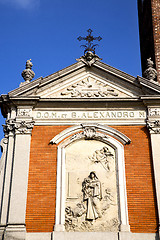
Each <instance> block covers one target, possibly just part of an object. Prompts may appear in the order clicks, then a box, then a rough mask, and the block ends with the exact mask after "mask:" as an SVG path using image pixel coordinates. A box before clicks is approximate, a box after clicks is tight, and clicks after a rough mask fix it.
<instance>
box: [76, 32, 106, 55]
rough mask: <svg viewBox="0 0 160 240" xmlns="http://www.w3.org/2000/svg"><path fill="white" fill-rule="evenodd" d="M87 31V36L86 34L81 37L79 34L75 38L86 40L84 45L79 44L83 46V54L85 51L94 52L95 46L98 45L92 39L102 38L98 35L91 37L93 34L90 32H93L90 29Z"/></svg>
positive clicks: (99, 39)
mask: <svg viewBox="0 0 160 240" xmlns="http://www.w3.org/2000/svg"><path fill="white" fill-rule="evenodd" d="M87 32H88V36H86V37H81V36H79V37H78V38H77V39H78V40H79V41H82V40H85V41H87V44H86V45H81V46H82V47H85V50H84V54H85V53H86V52H92V53H94V54H95V47H96V46H98V44H93V41H94V40H98V41H101V39H102V38H101V37H100V36H99V37H93V36H92V35H91V34H92V32H93V31H92V30H91V29H88V30H87Z"/></svg>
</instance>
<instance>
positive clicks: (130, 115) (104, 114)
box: [33, 110, 146, 120]
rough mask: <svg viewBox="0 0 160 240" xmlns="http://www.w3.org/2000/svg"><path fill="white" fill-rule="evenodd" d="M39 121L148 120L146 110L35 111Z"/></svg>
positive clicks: (35, 116) (35, 117)
mask: <svg viewBox="0 0 160 240" xmlns="http://www.w3.org/2000/svg"><path fill="white" fill-rule="evenodd" d="M33 115H34V116H33V117H34V119H37V120H71V119H72V120H85V119H86V120H105V119H107V120H108V119H110V120H112V119H126V120H130V119H141V120H144V119H146V111H144V110H122V111H117V110H105V111H35V112H34V113H33Z"/></svg>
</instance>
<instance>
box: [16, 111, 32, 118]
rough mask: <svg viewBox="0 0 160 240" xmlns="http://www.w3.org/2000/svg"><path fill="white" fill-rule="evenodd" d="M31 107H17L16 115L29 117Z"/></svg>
mask: <svg viewBox="0 0 160 240" xmlns="http://www.w3.org/2000/svg"><path fill="white" fill-rule="evenodd" d="M31 114H32V109H18V113H17V116H21V117H31Z"/></svg>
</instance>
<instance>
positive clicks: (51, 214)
mask: <svg viewBox="0 0 160 240" xmlns="http://www.w3.org/2000/svg"><path fill="white" fill-rule="evenodd" d="M67 127H69V126H35V127H34V129H33V132H32V139H31V153H30V170H29V182H28V197H27V211H26V228H27V231H28V232H51V231H52V230H53V226H54V222H55V199H56V168H57V165H56V156H57V152H56V146H55V145H49V141H50V140H51V139H52V138H53V137H54V136H55V135H57V134H58V133H59V132H61V131H63V130H64V129H66V128H67ZM113 128H115V129H117V130H119V131H121V132H122V133H124V134H125V135H126V136H128V137H129V138H130V139H131V141H132V143H131V144H130V145H126V146H125V165H126V182H127V200H128V211H129V223H130V226H131V231H132V232H156V227H157V224H158V223H157V222H158V220H157V209H156V203H155V202H156V200H155V191H154V183H153V169H152V161H151V150H150V141H149V136H148V132H147V130H146V128H145V127H143V126H116V127H115V126H114V127H113Z"/></svg>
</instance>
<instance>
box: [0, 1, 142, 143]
mask: <svg viewBox="0 0 160 240" xmlns="http://www.w3.org/2000/svg"><path fill="white" fill-rule="evenodd" d="M89 28H91V29H92V30H93V35H94V36H99V35H100V36H101V37H102V38H103V39H102V40H101V42H99V47H97V48H96V54H97V55H99V57H101V58H102V59H103V60H102V61H103V62H105V63H107V64H109V65H111V66H113V67H115V68H118V69H120V70H122V71H124V72H127V73H128V74H131V75H133V76H137V75H141V63H140V49H139V30H138V12H137V0H121V1H120V0H92V1H91V0H79V1H76V0H0V35H1V37H0V63H1V72H0V76H1V88H0V94H7V93H8V92H9V91H11V90H13V89H15V88H17V87H18V86H19V84H20V82H22V81H23V79H22V77H21V72H22V71H23V70H24V69H25V63H26V60H27V59H30V58H31V59H32V62H33V70H34V72H35V78H34V79H36V78H38V77H40V76H43V77H45V76H47V75H50V74H52V73H54V72H56V71H58V70H60V69H62V68H64V67H67V66H68V65H71V64H73V63H75V62H76V60H75V59H76V58H79V57H80V56H82V55H83V48H81V47H80V45H81V44H83V43H82V42H79V41H77V37H78V36H80V35H81V36H86V34H87V32H86V30H87V29H89ZM3 123H4V119H3V117H2V116H1V117H0V125H1V124H3ZM0 138H3V131H2V127H0Z"/></svg>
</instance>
